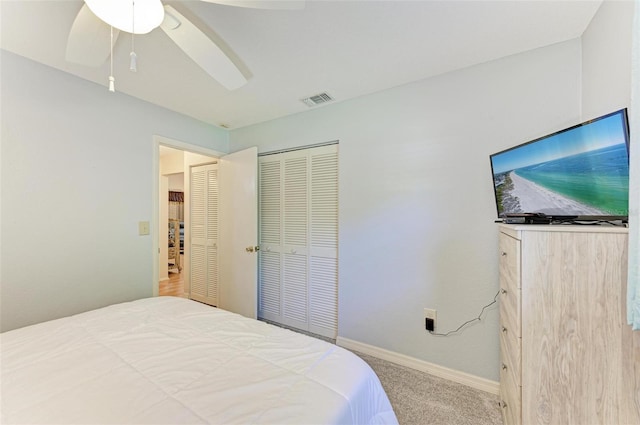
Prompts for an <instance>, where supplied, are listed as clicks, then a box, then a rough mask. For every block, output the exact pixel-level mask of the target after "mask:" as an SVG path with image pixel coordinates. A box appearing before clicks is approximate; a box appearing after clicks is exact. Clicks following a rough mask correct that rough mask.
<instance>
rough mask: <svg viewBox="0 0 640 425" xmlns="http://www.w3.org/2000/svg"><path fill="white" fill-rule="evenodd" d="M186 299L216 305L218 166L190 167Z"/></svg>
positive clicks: (217, 280) (217, 279) (217, 276)
mask: <svg viewBox="0 0 640 425" xmlns="http://www.w3.org/2000/svg"><path fill="white" fill-rule="evenodd" d="M190 178H191V195H190V196H191V238H190V250H189V252H190V255H191V261H190V276H191V289H190V298H191V299H194V300H196V301H200V302H203V303H206V304H210V305H214V306H217V305H218V282H219V274H218V263H219V259H218V200H219V193H218V192H219V190H218V165H217V164H209V165H201V166H197V167H192V168H191V177H190Z"/></svg>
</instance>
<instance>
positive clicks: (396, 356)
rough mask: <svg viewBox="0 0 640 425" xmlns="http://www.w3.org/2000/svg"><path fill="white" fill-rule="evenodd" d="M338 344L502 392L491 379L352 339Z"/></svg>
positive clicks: (420, 369)
mask: <svg viewBox="0 0 640 425" xmlns="http://www.w3.org/2000/svg"><path fill="white" fill-rule="evenodd" d="M336 344H337V345H339V346H341V347H344V348H346V349H348V350H353V351H359V352H361V353H362V354H368V355H370V356H373V357H377V358H379V359H382V360H387V361H390V362H391V363H395V364H398V365H401V366H406V367H408V368H411V369H415V370H419V371H421V372H426V373H428V374H430V375H434V376H437V377H439V378H444V379H448V380H449V381H453V382H457V383H459V384H463V385H466V386H468V387H472V388H475V389H478V390H482V391H486V392H488V393H491V394H495V395H498V393H499V392H500V383H499V382H496V381H492V380H490V379H485V378H481V377H479V376H475V375H471V374H468V373H465V372H460V371H458V370H454V369H449V368H446V367H443V366H439V365H437V364H433V363H429V362H426V361H424V360H420V359H416V358H415V357H410V356H406V355H404V354H400V353H396V352H394V351H389V350H385V349H383V348H379V347H375V346H373V345H369V344H365V343H362V342H358V341H354V340H352V339H348V338H343V337H340V336H339V337H338V338H337V339H336Z"/></svg>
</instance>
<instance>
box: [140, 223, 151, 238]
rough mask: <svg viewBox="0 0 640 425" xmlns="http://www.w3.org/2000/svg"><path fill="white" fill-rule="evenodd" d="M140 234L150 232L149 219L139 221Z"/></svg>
mask: <svg viewBox="0 0 640 425" xmlns="http://www.w3.org/2000/svg"><path fill="white" fill-rule="evenodd" d="M138 234H139V235H140V236H142V235H148V234H149V222H148V221H139V222H138Z"/></svg>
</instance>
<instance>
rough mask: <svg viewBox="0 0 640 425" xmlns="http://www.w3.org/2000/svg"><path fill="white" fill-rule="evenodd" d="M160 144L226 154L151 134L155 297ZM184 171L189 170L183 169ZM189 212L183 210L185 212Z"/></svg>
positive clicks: (156, 285)
mask: <svg viewBox="0 0 640 425" xmlns="http://www.w3.org/2000/svg"><path fill="white" fill-rule="evenodd" d="M160 146H166V147H168V148H172V149H177V150H181V151H186V152H191V153H197V154H200V155H207V156H211V157H214V158H220V157H221V156H224V155H226V154H225V153H224V152H220V151H216V150H213V149H209V148H205V147H202V146H199V145H194V144H191V143H188V142H183V141H180V140H175V139H170V138H168V137H164V136H159V135H153V137H152V161H151V164H152V165H151V172H152V179H151V181H152V185H151V199H152V201H151V202H152V204H151V205H152V209H151V229H150V232H151V247H152V248H151V253H152V269H153V273H152V279H153V281H152V288H153V296H154V297H157V296H158V294H159V292H160V280H159V279H160V253H159V252H158V251H159V250H160V233H159V231H160ZM184 172H185V173H187V172H189V170H186V171H184ZM187 213H189V212H188V211H185V214H187Z"/></svg>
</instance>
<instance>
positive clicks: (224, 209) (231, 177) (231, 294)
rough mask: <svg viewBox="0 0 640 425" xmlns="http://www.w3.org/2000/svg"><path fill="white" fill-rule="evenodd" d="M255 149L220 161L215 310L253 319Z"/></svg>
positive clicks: (255, 299) (255, 279) (255, 302)
mask: <svg viewBox="0 0 640 425" xmlns="http://www.w3.org/2000/svg"><path fill="white" fill-rule="evenodd" d="M257 170H258V149H257V148H255V147H253V148H249V149H245V150H243V151H239V152H235V153H232V154H230V155H226V156H223V157H222V158H220V163H219V184H220V240H219V244H218V245H219V259H220V262H219V264H220V282H219V299H218V307H220V308H223V309H225V310H228V311H232V312H234V313H239V314H242V315H243V316H246V317H250V318H254V319H255V318H256V317H257V308H258V283H257V282H258V276H257V264H258V263H257V261H258V260H257V252H256V247H257V244H258V195H257V174H258V173H257Z"/></svg>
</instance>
